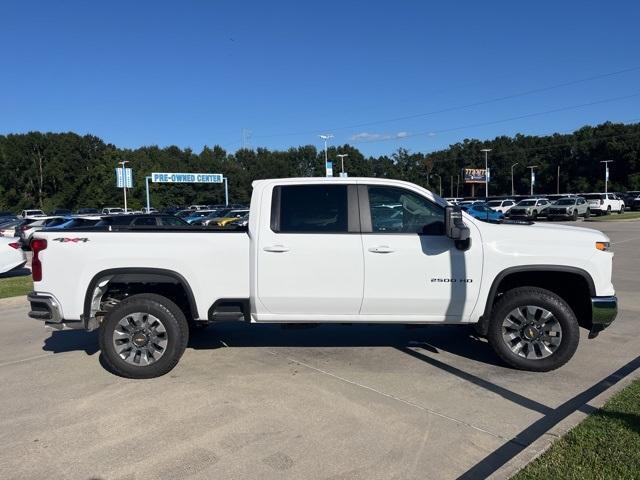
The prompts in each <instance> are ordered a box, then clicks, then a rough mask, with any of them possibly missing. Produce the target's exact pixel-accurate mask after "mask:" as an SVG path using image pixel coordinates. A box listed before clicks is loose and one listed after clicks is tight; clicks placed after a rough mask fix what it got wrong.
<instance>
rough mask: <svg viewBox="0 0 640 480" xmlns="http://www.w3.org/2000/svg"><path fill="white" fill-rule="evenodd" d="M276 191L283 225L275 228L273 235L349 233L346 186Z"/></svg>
mask: <svg viewBox="0 0 640 480" xmlns="http://www.w3.org/2000/svg"><path fill="white" fill-rule="evenodd" d="M277 188H278V189H279V197H280V198H279V203H280V209H279V211H280V222H279V225H274V226H275V228H274V231H276V232H282V233H344V232H347V231H348V228H347V225H348V220H347V211H348V207H347V186H346V185H291V186H282V187H277ZM274 193H276V192H275V191H274ZM276 197H277V195H276Z"/></svg>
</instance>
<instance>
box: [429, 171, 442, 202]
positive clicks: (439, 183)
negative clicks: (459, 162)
mask: <svg viewBox="0 0 640 480" xmlns="http://www.w3.org/2000/svg"><path fill="white" fill-rule="evenodd" d="M431 176H432V177H438V190H439V191H440V196H442V177H441V176H440V175H438V174H437V173H432V174H431Z"/></svg>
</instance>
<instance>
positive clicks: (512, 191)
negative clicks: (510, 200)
mask: <svg viewBox="0 0 640 480" xmlns="http://www.w3.org/2000/svg"><path fill="white" fill-rule="evenodd" d="M519 163H520V162H516V163H514V164H513V165H511V196H512V197H513V196H515V190H514V188H513V167H515V166H516V165H518V164H519Z"/></svg>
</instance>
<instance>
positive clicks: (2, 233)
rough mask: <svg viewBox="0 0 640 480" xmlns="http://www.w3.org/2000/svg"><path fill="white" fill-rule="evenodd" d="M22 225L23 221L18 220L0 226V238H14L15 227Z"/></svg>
mask: <svg viewBox="0 0 640 480" xmlns="http://www.w3.org/2000/svg"><path fill="white" fill-rule="evenodd" d="M22 223H24V220H23V219H21V218H20V219H18V220H11V221H8V222H4V223H2V224H0V237H15V234H16V227H17V226H19V225H21V224H22Z"/></svg>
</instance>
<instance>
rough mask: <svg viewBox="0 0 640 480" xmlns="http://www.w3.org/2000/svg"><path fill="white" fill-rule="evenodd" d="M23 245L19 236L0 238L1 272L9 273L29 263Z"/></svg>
mask: <svg viewBox="0 0 640 480" xmlns="http://www.w3.org/2000/svg"><path fill="white" fill-rule="evenodd" d="M21 247H22V244H21V243H20V239H19V238H15V237H2V238H0V273H7V272H8V271H10V270H13V269H14V268H20V267H23V266H24V264H25V263H27V257H26V255H25V254H24V251H23V250H22V248H21Z"/></svg>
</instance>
